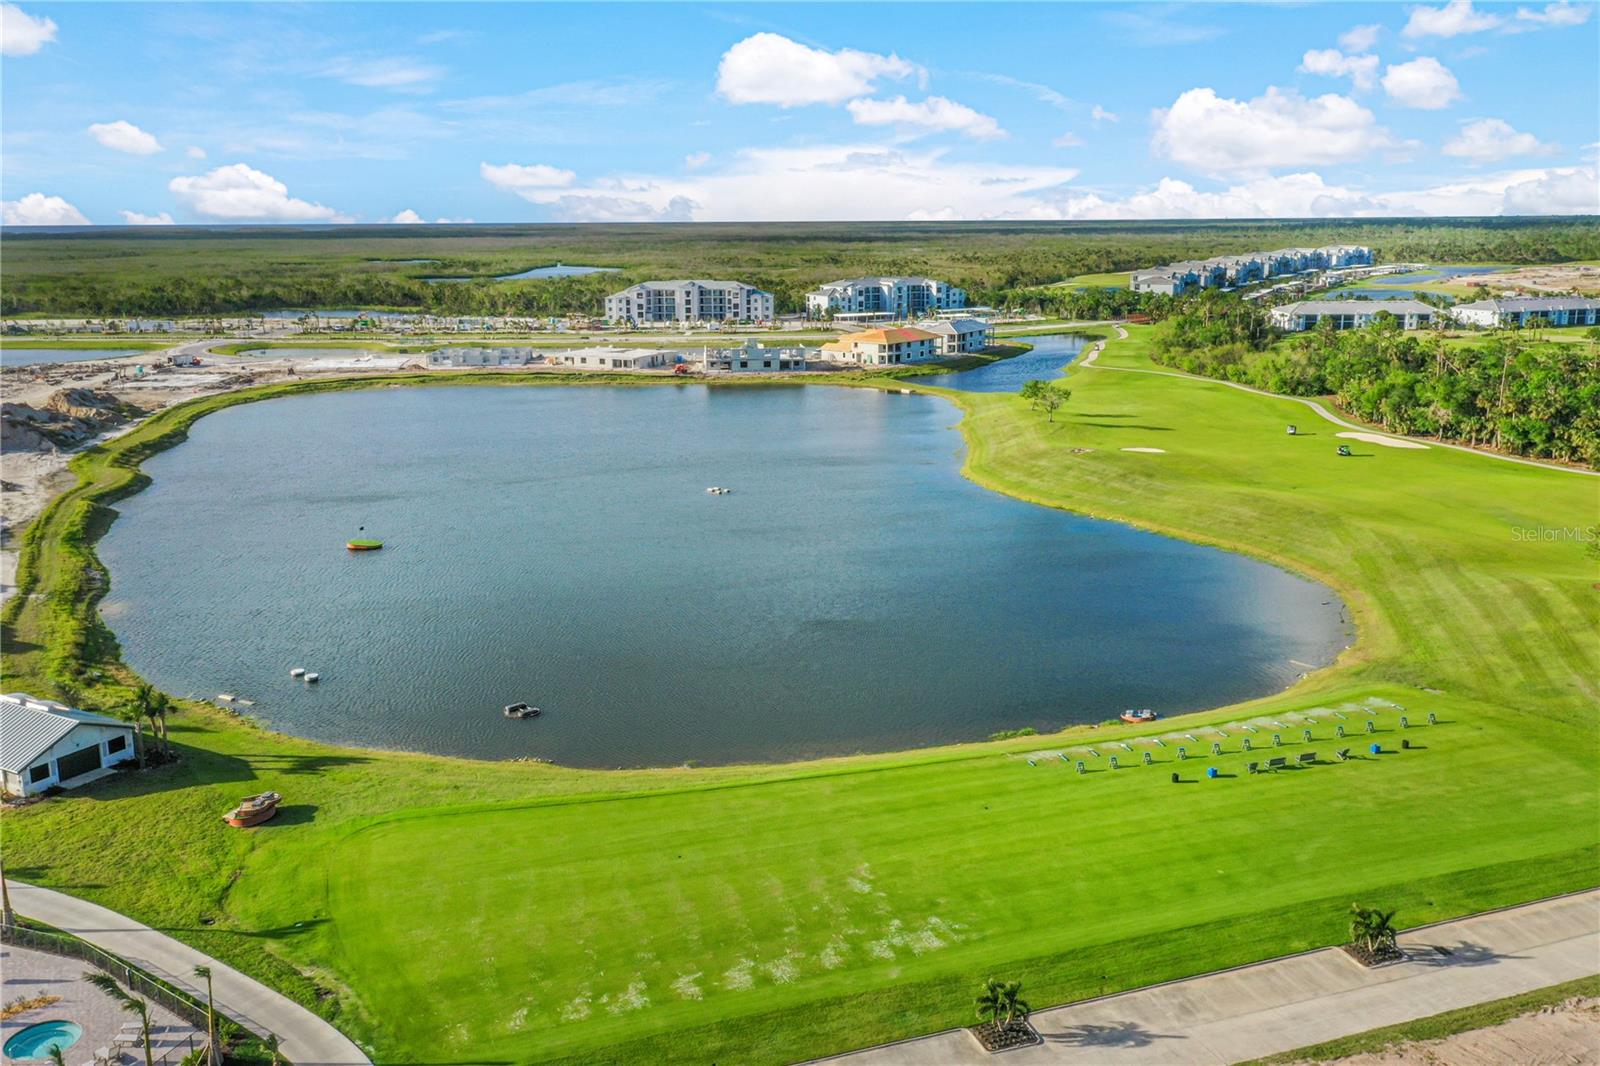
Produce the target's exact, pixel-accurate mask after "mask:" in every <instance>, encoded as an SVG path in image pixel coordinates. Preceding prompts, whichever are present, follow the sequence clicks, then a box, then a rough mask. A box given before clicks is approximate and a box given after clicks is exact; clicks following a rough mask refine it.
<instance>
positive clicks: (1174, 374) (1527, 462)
mask: <svg viewBox="0 0 1600 1066" xmlns="http://www.w3.org/2000/svg"><path fill="white" fill-rule="evenodd" d="M1115 328H1116V331H1117V339H1118V340H1127V339H1128V331H1127V330H1125V329H1123V328H1122V327H1121V326H1117V327H1115ZM1105 346H1106V342H1105V341H1099V342H1098V343H1096V344H1095V346H1094V347H1093V348H1091V349H1089V354H1088V355H1086V356H1085V357H1084V358H1082V359H1080V360H1079V361H1078V363H1077V365H1078V366H1084V367H1088V368H1090V369H1091V370H1116V371H1118V372H1120V373H1123V374H1154V375H1155V376H1156V377H1162V378H1182V379H1183V380H1184V381H1198V382H1202V383H1204V384H1207V385H1226V386H1227V387H1228V388H1230V389H1238V390H1239V391H1240V392H1251V393H1254V394H1255V395H1257V396H1265V397H1267V398H1268V399H1272V400H1288V401H1290V402H1291V403H1299V404H1304V405H1305V406H1307V407H1309V408H1311V409H1312V410H1313V411H1315V412H1316V413H1317V414H1318V415H1319V416H1320V417H1322V418H1324V419H1326V420H1327V421H1329V422H1332V423H1333V424H1334V425H1336V426H1342V427H1343V428H1345V429H1353V430H1357V431H1359V432H1362V433H1372V434H1374V435H1376V436H1382V437H1390V438H1392V439H1394V440H1404V441H1417V442H1418V443H1421V442H1423V441H1426V442H1427V443H1426V447H1429V448H1449V449H1450V450H1451V451H1453V452H1465V453H1466V454H1468V455H1479V456H1482V457H1483V458H1485V459H1499V460H1500V461H1501V462H1505V463H1516V464H1518V465H1519V466H1532V467H1537V468H1538V469H1540V470H1560V471H1563V472H1564V473H1568V474H1583V475H1585V476H1587V477H1600V470H1585V469H1583V468H1582V467H1577V466H1561V465H1560V464H1558V463H1546V462H1541V461H1540V460H1538V459H1524V458H1522V457H1521V456H1518V455H1501V454H1500V453H1499V452H1488V451H1483V450H1482V449H1480V448H1469V447H1467V446H1466V445H1465V444H1450V443H1448V442H1446V441H1442V440H1435V439H1433V438H1432V437H1420V438H1419V437H1407V436H1405V435H1403V434H1400V433H1389V432H1387V431H1385V430H1381V429H1376V430H1375V429H1373V428H1372V427H1370V426H1363V425H1360V424H1358V423H1355V422H1347V421H1345V420H1344V419H1342V418H1340V417H1339V416H1338V415H1336V414H1334V413H1333V412H1332V411H1330V410H1328V409H1327V408H1326V407H1324V406H1323V405H1322V404H1320V403H1318V402H1317V401H1315V400H1307V399H1305V398H1304V397H1300V396H1284V395H1283V394H1282V393H1277V392H1268V391H1267V390H1265V389H1257V388H1252V387H1251V386H1249V385H1241V384H1239V383H1238V382H1236V381H1223V380H1221V379H1220V378H1206V377H1200V376H1199V375H1198V374H1184V373H1180V372H1179V371H1176V370H1146V369H1144V368H1143V367H1136V366H1101V365H1099V364H1098V363H1096V362H1095V360H1096V359H1097V358H1099V356H1100V353H1101V351H1103V350H1104V349H1105Z"/></svg>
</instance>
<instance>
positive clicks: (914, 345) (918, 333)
mask: <svg viewBox="0 0 1600 1066" xmlns="http://www.w3.org/2000/svg"><path fill="white" fill-rule="evenodd" d="M822 353H823V358H825V359H834V360H838V361H840V362H846V363H860V364H861V365H862V366H894V365H896V364H898V363H925V362H927V361H928V360H930V359H937V358H939V335H938V334H936V333H929V332H928V331H927V330H925V329H918V328H916V327H915V326H902V327H900V328H897V329H864V330H862V331H861V332H859V333H846V334H845V335H844V336H842V337H840V338H839V339H838V340H836V341H829V342H828V343H827V344H824V345H823V346H822Z"/></svg>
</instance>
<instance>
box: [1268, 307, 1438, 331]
mask: <svg viewBox="0 0 1600 1066" xmlns="http://www.w3.org/2000/svg"><path fill="white" fill-rule="evenodd" d="M1382 312H1387V313H1388V314H1391V315H1393V316H1394V317H1395V318H1398V319H1399V320H1400V323H1401V326H1402V327H1403V328H1405V329H1422V328H1423V327H1424V326H1427V325H1430V324H1431V323H1432V322H1433V319H1434V316H1435V315H1437V314H1438V313H1439V311H1438V309H1437V308H1433V307H1429V306H1428V305H1427V304H1425V303H1423V302H1422V301H1421V300H1301V301H1299V302H1297V303H1292V304H1284V305H1283V306H1282V307H1274V308H1273V309H1272V324H1273V325H1274V326H1277V327H1278V328H1279V329H1284V330H1288V331H1289V332H1291V333H1299V332H1300V331H1302V330H1307V329H1316V328H1317V327H1318V326H1320V325H1322V323H1323V322H1329V323H1331V324H1332V325H1333V328H1334V329H1359V328H1361V327H1362V326H1366V325H1370V324H1371V323H1372V320H1373V319H1375V318H1377V317H1378V315H1379V314H1380V313H1382Z"/></svg>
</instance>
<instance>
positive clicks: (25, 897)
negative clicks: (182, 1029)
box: [9, 881, 372, 1066]
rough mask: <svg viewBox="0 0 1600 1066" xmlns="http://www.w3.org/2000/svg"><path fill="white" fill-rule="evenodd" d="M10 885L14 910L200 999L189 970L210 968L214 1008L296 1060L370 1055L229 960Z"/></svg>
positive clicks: (334, 1062)
mask: <svg viewBox="0 0 1600 1066" xmlns="http://www.w3.org/2000/svg"><path fill="white" fill-rule="evenodd" d="M9 885H10V889H11V903H12V906H14V907H15V908H16V910H17V913H18V914H21V915H23V916H24V917H27V918H32V919H33V920H34V921H38V922H44V923H45V924H47V925H53V926H55V927H56V928H57V929H60V930H62V931H63V932H67V933H71V934H72V935H73V936H76V937H79V938H81V939H83V940H87V941H88V942H89V943H91V944H93V945H95V946H96V947H99V948H102V949H104V950H105V951H108V952H110V953H111V954H113V955H117V956H119V957H121V958H124V959H126V960H128V961H129V962H131V963H133V964H134V965H136V966H138V967H139V968H140V969H143V970H148V971H149V972H150V973H153V974H155V975H156V976H157V977H159V978H161V979H162V980H163V981H166V982H167V983H169V984H172V985H175V986H177V987H178V988H181V989H183V990H184V991H185V992H188V993H189V994H190V995H192V996H194V997H195V998H196V999H198V1000H200V1002H202V1003H204V1002H205V998H206V987H205V981H203V980H202V979H200V978H198V977H196V976H195V975H194V968H195V967H196V966H209V967H211V981H212V986H213V989H214V994H215V996H216V1004H217V1009H218V1010H220V1011H221V1012H222V1013H224V1014H226V1015H228V1016H229V1017H230V1018H233V1019H234V1020H235V1021H237V1022H239V1023H240V1024H241V1025H243V1026H245V1028H247V1029H249V1030H251V1031H252V1032H254V1033H255V1034H257V1035H258V1036H265V1035H266V1034H267V1033H275V1034H277V1037H278V1039H279V1040H280V1041H281V1044H280V1045H279V1046H280V1050H281V1052H282V1054H283V1056H284V1058H286V1059H288V1060H289V1061H290V1062H292V1063H294V1064H295V1066H357V1064H361V1066H369V1064H370V1063H371V1061H372V1060H371V1059H369V1058H367V1056H366V1054H365V1053H364V1052H363V1051H362V1050H361V1049H360V1048H359V1047H357V1046H356V1045H355V1043H354V1042H352V1041H351V1040H350V1039H349V1038H348V1037H346V1036H345V1035H344V1034H343V1033H341V1032H339V1030H337V1029H335V1028H334V1027H333V1026H332V1025H330V1024H328V1022H326V1021H324V1020H323V1019H321V1018H319V1017H317V1015H315V1014H313V1013H311V1011H309V1010H307V1009H306V1008H304V1007H302V1006H301V1005H300V1004H298V1003H296V1002H295V1001H294V1000H292V999H290V998H288V997H287V996H284V995H282V994H280V993H278V992H274V991H273V990H272V989H270V988H268V987H267V986H266V985H264V984H262V983H261V982H259V981H257V980H255V979H254V978H251V977H246V976H245V975H244V974H242V973H240V972H239V971H238V970H235V969H234V968H233V967H231V966H229V965H228V964H227V963H223V962H218V961H217V960H216V959H213V958H211V957H210V956H209V955H205V954H202V953H201V952H199V951H196V950H195V949H194V948H191V947H190V946H189V945H187V944H184V943H180V942H179V941H177V940H174V939H172V938H171V937H170V936H167V935H166V934H164V933H159V932H157V931H156V930H154V929H151V928H150V927H149V926H147V925H141V924H140V923H138V922H136V921H134V920H133V919H132V918H127V917H124V916H123V915H121V914H118V913H117V912H116V911H113V910H108V909H106V908H105V907H101V906H99V905H98V904H94V903H90V902H88V901H87V900H81V899H78V898H76V897H74V896H69V895H66V894H65V893H62V892H56V891H54V890H52V889H48V888H39V887H38V886H36V885H26V884H22V883H21V882H19V881H11V882H9Z"/></svg>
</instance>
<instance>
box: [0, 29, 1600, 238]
mask: <svg viewBox="0 0 1600 1066" xmlns="http://www.w3.org/2000/svg"><path fill="white" fill-rule="evenodd" d="M1008 10H1009V9H1008ZM850 11H851V18H850V20H849V22H848V25H845V24H842V23H841V20H840V19H839V18H838V17H837V14H838V9H830V8H826V7H823V8H817V7H806V6H788V5H760V6H751V7H747V8H737V7H722V8H717V9H712V10H698V9H692V8H688V7H662V6H652V5H630V4H619V5H598V6H590V5H559V6H548V7H539V8H537V9H535V8H533V7H531V6H512V5H482V6H477V5H473V6H458V7H440V6H433V5H421V4H418V5H410V4H407V5H398V4H396V5H379V4H371V5H348V6H346V5H341V6H337V7H333V6H329V7H319V8H316V9H313V13H314V17H312V18H309V19H307V18H305V17H303V13H300V14H297V13H295V12H294V11H291V10H289V9H287V8H275V7H271V6H267V7H255V8H249V9H242V8H233V7H218V6H211V5H204V4H194V5H184V6H183V7H182V8H173V7H170V6H167V5H143V4H138V3H130V4H122V5H70V4H47V3H28V4H27V6H26V7H23V6H19V5H18V4H14V3H5V4H0V54H3V55H4V56H5V57H6V60H5V62H4V64H3V66H0V79H3V89H4V93H3V95H0V107H3V112H0V119H3V124H0V183H3V186H4V188H5V190H6V192H7V193H14V194H17V195H16V196H15V198H14V199H6V200H4V201H3V202H0V222H3V223H4V224H5V225H8V226H27V225H45V226H62V225H87V224H91V223H100V224H127V225H171V224H178V223H255V222H279V223H348V222H392V223H400V224H412V225H417V224H422V223H424V222H427V221H428V219H429V218H430V217H432V218H433V219H434V220H435V221H436V222H450V221H466V220H468V219H469V217H476V218H480V219H486V220H494V221H560V222H640V221H672V222H678V221H764V220H863V221H865V220H892V219H907V220H926V219H1154V218H1176V219H1200V218H1220V217H1232V218H1252V217H1260V218H1267V217H1362V216H1395V215H1497V214H1597V213H1600V180H1597V174H1596V168H1597V149H1600V145H1597V144H1596V131H1597V129H1600V103H1597V101H1600V92H1597V91H1596V90H1597V89H1600V32H1597V23H1600V19H1597V18H1596V17H1595V12H1596V4H1595V3H1593V2H1584V0H1554V2H1551V3H1546V4H1543V5H1538V4H1534V5H1520V6H1517V5H1511V4H1505V5H1494V6H1492V7H1490V6H1483V7H1479V6H1475V5H1474V3H1473V0H1447V2H1445V3H1443V4H1442V5H1439V4H1413V5H1405V6H1400V5H1392V4H1383V3H1377V4H1357V3H1337V4H1335V3H1327V4H1320V5H1319V4H1312V5H1294V6H1287V5H1284V6H1278V5H1271V4H1263V5H1221V4H1219V5H1203V4H1186V5H1176V4H1174V5H1165V4H1155V3H1141V4H1093V5H1091V4H1074V5H1061V6H1042V5H1041V6H1037V7H1032V8H1029V9H1027V12H1026V13H1027V17H1026V18H1021V17H1012V15H1004V16H1002V15H1000V14H997V13H996V12H995V10H994V9H985V8H983V7H982V6H979V5H971V6H965V5H943V6H941V7H939V8H937V9H936V10H935V12H934V13H933V14H931V15H930V16H929V17H926V18H923V17H919V18H916V19H911V18H908V17H906V16H907V9H906V8H904V7H902V6H898V5H867V6H855V7H852V8H851V9H850ZM952 27H959V29H960V32H953V31H952ZM352 42H358V45H352ZM1580 87H1581V88H1580ZM1575 90H1576V91H1575Z"/></svg>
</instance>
